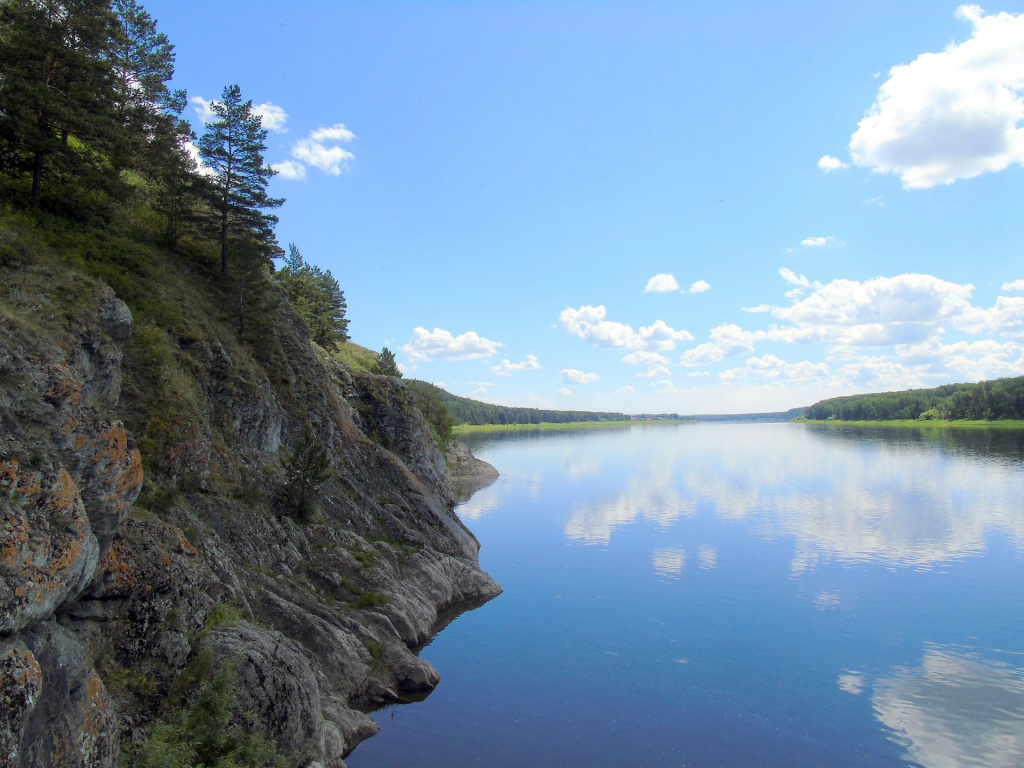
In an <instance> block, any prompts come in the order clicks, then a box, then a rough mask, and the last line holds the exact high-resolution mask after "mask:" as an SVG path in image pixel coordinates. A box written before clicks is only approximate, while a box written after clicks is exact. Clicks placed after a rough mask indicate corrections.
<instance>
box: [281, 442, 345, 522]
mask: <svg viewBox="0 0 1024 768" xmlns="http://www.w3.org/2000/svg"><path fill="white" fill-rule="evenodd" d="M281 466H282V467H284V477H285V479H284V503H285V508H286V509H287V511H288V513H289V514H292V515H294V516H295V517H297V518H298V519H299V520H307V519H308V518H309V516H310V514H311V513H312V511H313V494H314V493H315V492H316V489H317V488H319V487H320V485H322V484H323V483H324V482H326V481H327V480H329V479H330V478H331V477H332V476H333V475H334V473H333V472H332V471H331V459H330V456H329V455H328V453H327V449H326V448H325V447H324V444H323V443H322V442H321V441H320V439H319V438H318V437H317V436H316V433H314V432H313V428H312V427H311V426H310V425H309V424H308V423H307V424H306V425H305V426H304V427H303V428H302V434H301V435H299V439H298V440H296V441H295V445H294V447H293V448H292V450H291V451H285V452H284V456H283V458H282V459H281Z"/></svg>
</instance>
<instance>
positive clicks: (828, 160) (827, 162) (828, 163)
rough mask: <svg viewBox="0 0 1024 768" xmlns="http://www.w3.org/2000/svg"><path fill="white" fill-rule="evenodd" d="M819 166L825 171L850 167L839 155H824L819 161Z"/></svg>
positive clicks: (829, 171) (830, 171)
mask: <svg viewBox="0 0 1024 768" xmlns="http://www.w3.org/2000/svg"><path fill="white" fill-rule="evenodd" d="M818 167H819V168H820V169H821V170H823V171H824V172H825V173H832V171H841V170H843V169H844V168H849V167H850V166H849V165H848V164H846V163H844V162H843V161H842V160H840V159H839V158H838V157H832V155H824V156H823V157H822V158H821V159H820V160H819V161H818Z"/></svg>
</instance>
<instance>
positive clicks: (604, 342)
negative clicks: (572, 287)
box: [558, 305, 693, 351]
mask: <svg viewBox="0 0 1024 768" xmlns="http://www.w3.org/2000/svg"><path fill="white" fill-rule="evenodd" d="M607 314H608V312H607V310H606V309H605V308H604V305H599V306H596V307H592V306H590V305H584V306H582V307H580V308H579V309H572V308H571V307H566V308H565V309H563V310H562V312H561V314H560V315H559V316H558V321H559V322H560V323H561V324H562V325H563V327H564V328H565V329H566V330H567V331H568V332H569V333H570V334H572V335H573V336H576V337H577V338H580V339H583V340H584V341H588V342H590V343H591V344H593V345H594V346H595V347H611V348H613V349H641V350H658V351H665V350H670V349H674V348H675V346H676V344H677V343H679V342H680V341H692V340H693V336H692V335H691V334H690V333H689V332H687V331H677V330H675V329H673V328H671V327H669V326H668V325H666V324H665V322H664V321H663V320H656V321H655V322H654V323H653V324H651V325H649V326H646V327H641V328H640V330H639V331H634V330H633V327H632V326H630V325H627V324H626V323H618V322H613V321H611V320H606V319H605V316H606V315H607Z"/></svg>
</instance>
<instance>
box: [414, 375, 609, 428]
mask: <svg viewBox="0 0 1024 768" xmlns="http://www.w3.org/2000/svg"><path fill="white" fill-rule="evenodd" d="M409 384H410V386H412V388H413V389H414V390H416V391H418V392H430V393H433V394H436V395H437V397H439V398H440V399H441V402H443V403H444V405H445V408H447V409H448V414H449V415H450V416H451V417H452V421H453V422H454V423H455V424H456V425H458V424H540V423H541V422H544V423H545V424H568V423H571V422H577V421H628V420H629V416H627V415H626V414H624V413H599V412H596V411H549V410H544V409H541V408H513V407H509V406H505V405H491V404H490V403H482V402H480V401H479V400H471V399H470V398H468V397H459V396H458V395H453V394H451V393H450V392H445V391H444V390H443V389H441V388H440V387H435V386H434V385H433V384H429V383H428V382H425V381H416V380H412V381H410V382H409Z"/></svg>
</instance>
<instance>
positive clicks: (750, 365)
mask: <svg viewBox="0 0 1024 768" xmlns="http://www.w3.org/2000/svg"><path fill="white" fill-rule="evenodd" d="M828 375H829V369H828V365H827V364H825V363H812V362H810V361H809V360H803V361H800V362H797V363H789V362H786V361H785V360H781V359H779V358H778V357H776V356H775V355H764V356H763V357H750V358H747V361H746V365H745V366H744V367H742V368H733V369H731V370H728V371H723V372H722V373H720V374H719V378H720V379H721V380H722V381H736V380H737V379H745V378H748V377H749V378H756V379H761V380H764V381H769V382H785V383H786V384H787V385H791V384H812V383H816V382H820V381H823V380H824V379H826V378H827V377H828Z"/></svg>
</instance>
